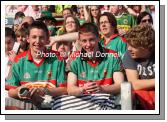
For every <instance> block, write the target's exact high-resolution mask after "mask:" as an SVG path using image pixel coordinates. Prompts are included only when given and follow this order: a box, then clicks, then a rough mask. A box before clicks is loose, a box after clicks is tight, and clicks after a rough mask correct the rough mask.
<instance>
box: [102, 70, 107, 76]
mask: <svg viewBox="0 0 167 122" xmlns="http://www.w3.org/2000/svg"><path fill="white" fill-rule="evenodd" d="M103 73H104V77H106V76H107V69H104V71H103Z"/></svg>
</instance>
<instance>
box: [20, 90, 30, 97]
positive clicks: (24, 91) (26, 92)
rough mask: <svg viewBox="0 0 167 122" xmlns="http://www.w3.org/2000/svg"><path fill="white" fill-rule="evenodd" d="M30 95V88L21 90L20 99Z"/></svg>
mask: <svg viewBox="0 0 167 122" xmlns="http://www.w3.org/2000/svg"><path fill="white" fill-rule="evenodd" d="M28 93H29V89H28V88H21V89H20V91H19V96H20V97H26V96H27V94H28Z"/></svg>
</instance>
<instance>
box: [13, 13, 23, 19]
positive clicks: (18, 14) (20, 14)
mask: <svg viewBox="0 0 167 122" xmlns="http://www.w3.org/2000/svg"><path fill="white" fill-rule="evenodd" d="M18 17H25V14H24V13H23V12H21V11H19V12H17V13H16V14H15V19H16V18H18Z"/></svg>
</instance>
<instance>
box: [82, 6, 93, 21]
mask: <svg viewBox="0 0 167 122" xmlns="http://www.w3.org/2000/svg"><path fill="white" fill-rule="evenodd" d="M83 10H84V17H85V21H86V22H91V16H90V12H89V9H88V6H86V5H84V6H83Z"/></svg>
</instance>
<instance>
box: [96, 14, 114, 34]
mask: <svg viewBox="0 0 167 122" xmlns="http://www.w3.org/2000/svg"><path fill="white" fill-rule="evenodd" d="M99 23H100V31H101V33H102V34H103V35H105V36H106V35H108V36H110V35H111V29H112V27H111V24H110V23H109V20H108V17H107V16H101V17H100V20H99Z"/></svg>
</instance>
